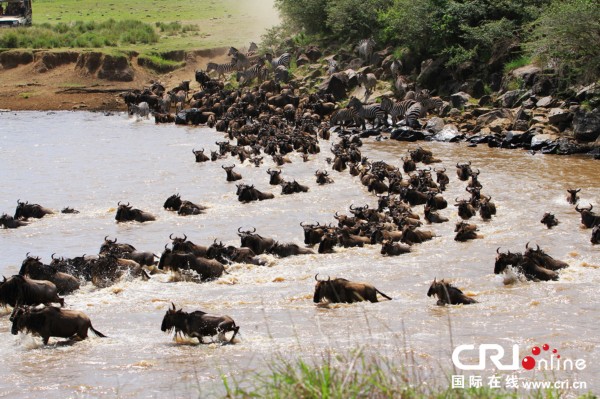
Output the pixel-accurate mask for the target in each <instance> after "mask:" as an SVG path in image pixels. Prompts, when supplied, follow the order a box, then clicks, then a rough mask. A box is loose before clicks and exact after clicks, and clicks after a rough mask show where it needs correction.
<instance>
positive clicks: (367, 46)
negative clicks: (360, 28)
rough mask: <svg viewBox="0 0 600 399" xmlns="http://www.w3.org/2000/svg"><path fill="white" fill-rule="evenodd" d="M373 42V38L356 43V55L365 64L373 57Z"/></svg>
mask: <svg viewBox="0 0 600 399" xmlns="http://www.w3.org/2000/svg"><path fill="white" fill-rule="evenodd" d="M375 44H376V43H375V40H373V38H369V39H363V40H361V41H360V42H358V46H357V50H358V55H359V57H361V58H362V59H364V60H365V61H366V62H368V63H370V62H371V56H372V55H373V48H374V47H375Z"/></svg>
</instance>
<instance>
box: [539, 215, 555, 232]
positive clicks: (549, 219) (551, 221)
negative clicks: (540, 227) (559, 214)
mask: <svg viewBox="0 0 600 399" xmlns="http://www.w3.org/2000/svg"><path fill="white" fill-rule="evenodd" d="M540 222H541V223H542V224H545V225H546V227H547V228H549V229H551V228H552V227H554V226H558V219H557V218H556V216H554V215H553V214H552V213H550V212H546V213H544V216H542V220H540Z"/></svg>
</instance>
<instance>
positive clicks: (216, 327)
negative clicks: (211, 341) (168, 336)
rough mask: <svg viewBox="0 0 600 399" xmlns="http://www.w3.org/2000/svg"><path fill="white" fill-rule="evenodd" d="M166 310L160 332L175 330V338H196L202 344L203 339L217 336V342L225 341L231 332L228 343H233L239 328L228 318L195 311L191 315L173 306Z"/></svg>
mask: <svg viewBox="0 0 600 399" xmlns="http://www.w3.org/2000/svg"><path fill="white" fill-rule="evenodd" d="M171 305H172V308H170V309H168V310H167V313H165V317H164V318H163V321H162V325H161V326H160V329H161V331H163V332H171V331H172V330H173V329H174V330H175V336H178V335H180V334H183V335H184V336H188V337H191V338H198V341H199V342H200V343H201V344H203V343H204V341H203V337H212V336H215V335H218V339H219V341H225V334H226V333H228V332H230V331H233V335H232V336H231V338H230V339H229V341H228V342H229V343H233V340H234V338H235V336H236V335H237V333H238V331H239V329H240V327H239V326H237V325H236V324H235V321H233V319H232V318H231V317H229V316H212V315H209V314H206V313H205V312H202V311H201V310H196V311H194V312H191V313H187V312H184V311H183V309H179V310H177V309H176V308H175V304H174V303H172V304H171Z"/></svg>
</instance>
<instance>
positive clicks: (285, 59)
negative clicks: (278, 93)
mask: <svg viewBox="0 0 600 399" xmlns="http://www.w3.org/2000/svg"><path fill="white" fill-rule="evenodd" d="M257 50H258V47H257V46H256V44H255V43H254V42H253V43H251V44H250V47H249V48H248V51H247V52H246V53H243V52H241V51H239V50H238V49H236V48H235V47H230V48H229V51H228V52H227V55H228V56H230V57H231V61H230V62H227V63H223V64H217V63H215V62H209V63H208V64H207V65H206V72H207V73H210V72H212V71H214V72H216V74H217V77H218V78H219V79H224V78H225V75H226V74H230V73H233V72H236V80H237V82H239V83H240V85H242V86H244V85H246V84H247V83H249V82H250V81H252V80H254V79H257V80H258V82H259V83H262V82H263V81H265V80H267V79H269V76H270V74H271V73H273V74H274V78H275V80H276V81H283V82H287V80H288V79H289V73H288V68H289V67H290V62H291V59H292V55H291V54H290V53H283V54H281V55H280V56H279V57H277V58H273V55H272V54H271V53H267V54H265V55H264V57H257V56H256V51H257Z"/></svg>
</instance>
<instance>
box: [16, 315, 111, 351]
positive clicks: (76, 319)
mask: <svg viewBox="0 0 600 399" xmlns="http://www.w3.org/2000/svg"><path fill="white" fill-rule="evenodd" d="M88 329H89V330H92V331H93V332H94V334H96V335H97V336H99V337H102V338H105V337H106V336H105V335H104V334H102V333H101V332H100V331H98V330H96V329H95V328H94V327H92V322H91V321H90V318H89V317H88V316H87V315H86V314H85V313H83V312H80V311H77V310H67V309H60V308H56V307H54V306H46V307H44V308H41V309H36V308H25V309H24V308H19V309H17V311H16V312H15V314H14V316H13V317H12V328H11V332H12V334H13V335H17V334H18V332H19V331H27V332H30V333H32V334H34V335H39V336H40V337H42V341H43V342H44V345H47V344H48V340H49V339H50V337H59V338H72V337H75V336H77V337H78V338H79V339H86V338H87V336H88Z"/></svg>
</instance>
